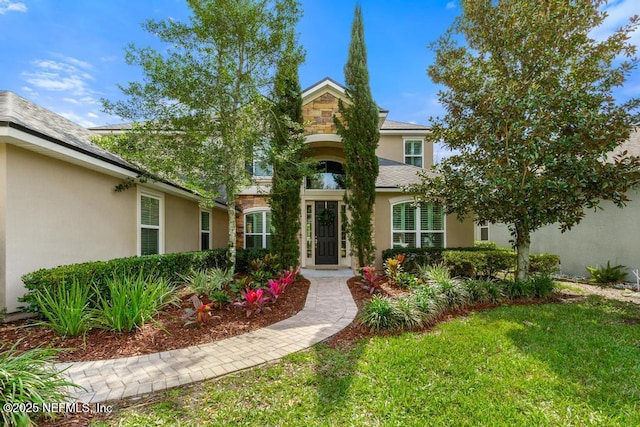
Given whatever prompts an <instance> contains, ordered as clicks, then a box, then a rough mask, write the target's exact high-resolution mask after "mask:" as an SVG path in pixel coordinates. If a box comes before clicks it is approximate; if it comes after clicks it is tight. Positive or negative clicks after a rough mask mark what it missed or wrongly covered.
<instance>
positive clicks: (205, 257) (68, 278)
mask: <svg viewBox="0 0 640 427" xmlns="http://www.w3.org/2000/svg"><path fill="white" fill-rule="evenodd" d="M268 253H269V251H268V250H266V249H241V248H239V249H238V250H237V254H236V272H239V273H246V272H247V271H248V269H249V265H250V263H251V261H252V260H254V259H257V258H264V256H265V255H266V254H268ZM226 264H227V249H213V250H209V251H197V252H181V253H174V254H164V255H146V256H134V257H127V258H116V259H112V260H109V261H93V262H84V263H81V264H72V265H63V266H60V267H55V268H47V269H41V270H37V271H34V272H32V273H27V274H25V275H24V276H22V281H23V282H24V284H25V287H26V288H27V293H26V294H25V295H24V296H23V297H21V298H20V299H19V301H20V302H24V303H26V306H25V307H24V308H23V310H24V311H27V312H37V311H38V309H37V303H36V300H35V297H34V292H35V291H36V290H37V289H45V288H46V289H48V290H49V291H50V292H51V291H54V290H55V289H57V287H58V286H60V285H66V284H68V285H69V286H70V285H71V283H73V282H74V281H78V282H79V283H86V284H87V285H88V284H90V283H94V284H95V285H96V286H97V288H98V289H99V290H100V292H101V293H103V295H106V294H105V293H104V292H106V289H107V280H108V279H111V278H113V276H114V275H119V276H123V275H128V276H137V275H138V274H140V272H142V273H144V274H153V275H155V276H157V277H158V278H162V279H165V280H167V281H168V282H171V283H173V282H177V281H180V280H181V279H180V275H186V274H188V273H189V272H190V271H191V269H194V270H204V269H209V268H213V267H218V268H224V267H225V266H226ZM91 299H92V303H93V304H95V299H96V298H95V296H92V298H91Z"/></svg>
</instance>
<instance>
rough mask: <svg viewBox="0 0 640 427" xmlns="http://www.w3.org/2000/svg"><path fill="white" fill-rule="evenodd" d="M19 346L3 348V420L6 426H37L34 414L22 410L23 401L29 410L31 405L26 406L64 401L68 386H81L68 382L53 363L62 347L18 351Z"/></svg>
mask: <svg viewBox="0 0 640 427" xmlns="http://www.w3.org/2000/svg"><path fill="white" fill-rule="evenodd" d="M17 345H18V343H15V344H14V345H13V346H12V347H11V348H9V349H8V350H4V348H3V347H0V405H1V407H2V408H3V410H2V411H0V415H1V417H0V420H1V421H2V425H5V426H12V425H15V426H30V425H33V422H32V420H31V415H32V414H31V413H29V412H26V411H21V410H20V408H21V406H20V405H21V404H22V408H24V409H27V408H28V407H29V406H25V405H30V406H31V408H34V407H35V405H38V407H39V408H42V405H43V404H51V403H53V402H64V401H65V400H66V399H67V397H68V395H67V389H68V387H77V388H79V386H77V385H75V384H73V383H71V382H68V381H66V380H65V379H64V378H63V377H62V376H61V375H60V372H58V371H57V370H55V368H54V366H53V362H54V359H55V355H56V353H57V352H58V351H60V350H55V349H50V348H46V349H44V348H35V349H31V350H27V351H24V352H18V351H17V350H16V347H17ZM7 408H10V409H11V410H7ZM14 408H15V409H16V410H13V409H14ZM33 412H38V413H42V412H41V411H33ZM45 414H47V415H48V416H50V417H53V415H54V414H52V413H46V412H45Z"/></svg>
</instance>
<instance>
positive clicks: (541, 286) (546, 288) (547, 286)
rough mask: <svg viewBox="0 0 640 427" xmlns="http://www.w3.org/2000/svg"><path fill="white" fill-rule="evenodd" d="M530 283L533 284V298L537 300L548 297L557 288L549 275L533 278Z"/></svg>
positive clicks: (531, 289)
mask: <svg viewBox="0 0 640 427" xmlns="http://www.w3.org/2000/svg"><path fill="white" fill-rule="evenodd" d="M529 282H531V288H530V291H531V296H532V297H535V298H546V297H548V296H549V295H551V293H552V292H553V290H554V289H555V287H556V284H555V282H554V281H553V279H552V278H551V277H550V276H548V275H546V276H536V277H533V278H531V279H529Z"/></svg>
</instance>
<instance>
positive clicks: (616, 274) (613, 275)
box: [587, 261, 627, 283]
mask: <svg viewBox="0 0 640 427" xmlns="http://www.w3.org/2000/svg"><path fill="white" fill-rule="evenodd" d="M624 268H625V266H624V265H614V266H613V267H611V263H610V261H607V266H606V267H601V266H599V265H597V266H595V267H587V271H588V272H589V274H591V281H592V282H595V283H617V282H621V281H623V280H624V279H625V277H627V273H625V272H624V271H623V270H624Z"/></svg>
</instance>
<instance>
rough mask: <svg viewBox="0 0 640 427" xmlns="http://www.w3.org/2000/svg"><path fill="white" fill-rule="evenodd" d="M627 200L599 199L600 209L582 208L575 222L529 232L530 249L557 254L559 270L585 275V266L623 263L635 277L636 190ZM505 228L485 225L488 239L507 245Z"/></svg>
mask: <svg viewBox="0 0 640 427" xmlns="http://www.w3.org/2000/svg"><path fill="white" fill-rule="evenodd" d="M628 196H629V198H630V199H631V202H629V203H628V204H627V206H626V207H625V208H623V209H620V208H618V207H616V206H615V205H614V204H613V203H611V202H606V201H603V202H601V207H602V208H603V209H602V210H597V211H595V212H594V211H593V210H589V211H585V217H584V218H583V220H582V221H581V222H580V224H578V225H577V226H575V227H573V228H572V229H571V230H569V231H566V232H565V233H560V231H559V229H558V226H557V225H550V226H546V227H543V228H542V229H540V230H538V231H536V232H535V233H533V235H532V237H531V252H532V253H552V254H557V255H560V263H561V266H562V272H563V273H565V274H570V275H574V276H583V277H588V275H589V274H588V272H587V271H586V269H585V267H586V266H593V265H597V264H599V265H606V264H607V261H611V265H618V264H622V265H624V266H626V267H627V273H628V277H627V279H628V280H633V281H635V276H633V274H632V273H631V270H632V269H636V268H640V192H639V191H637V190H633V191H630V192H629V194H628ZM509 239H510V235H509V230H508V229H507V226H506V225H504V224H491V225H490V226H489V240H491V241H493V242H496V243H497V244H498V245H500V246H509Z"/></svg>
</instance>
